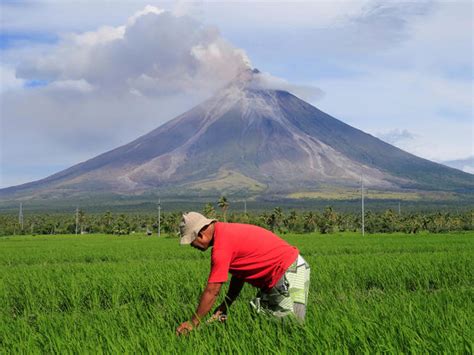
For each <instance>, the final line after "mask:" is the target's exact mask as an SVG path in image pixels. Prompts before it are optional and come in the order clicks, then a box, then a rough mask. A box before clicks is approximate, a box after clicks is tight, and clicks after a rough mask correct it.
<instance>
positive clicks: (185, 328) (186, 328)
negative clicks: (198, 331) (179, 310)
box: [176, 322, 194, 336]
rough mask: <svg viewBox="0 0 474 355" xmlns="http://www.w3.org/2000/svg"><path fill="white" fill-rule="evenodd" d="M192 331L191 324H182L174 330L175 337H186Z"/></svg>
mask: <svg viewBox="0 0 474 355" xmlns="http://www.w3.org/2000/svg"><path fill="white" fill-rule="evenodd" d="M193 329H194V327H193V325H192V323H191V322H183V323H181V324H180V326H179V327H178V328H177V329H176V335H178V336H179V335H188V334H189V332H191V331H192V330H193Z"/></svg>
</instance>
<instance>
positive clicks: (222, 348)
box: [0, 232, 474, 354]
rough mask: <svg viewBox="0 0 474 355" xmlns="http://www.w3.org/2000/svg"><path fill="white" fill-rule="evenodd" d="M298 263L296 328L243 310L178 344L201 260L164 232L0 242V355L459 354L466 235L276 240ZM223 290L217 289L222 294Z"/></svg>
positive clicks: (471, 255)
mask: <svg viewBox="0 0 474 355" xmlns="http://www.w3.org/2000/svg"><path fill="white" fill-rule="evenodd" d="M283 237H284V238H285V239H287V240H288V241H289V242H290V243H291V244H293V245H296V246H297V247H298V248H299V249H300V251H301V254H302V255H303V256H304V257H305V259H306V260H307V261H308V262H309V263H310V265H311V290H310V295H309V296H310V299H309V308H308V312H307V320H306V322H305V324H304V325H299V324H297V323H295V322H291V321H284V322H279V321H274V320H271V319H266V318H263V317H258V316H255V315H253V314H252V313H251V312H250V307H249V305H248V301H249V300H250V299H251V297H253V296H254V294H255V292H256V290H255V289H253V288H252V287H251V286H249V285H246V286H245V287H244V290H243V292H242V294H241V296H240V298H239V299H238V300H237V301H236V303H235V304H234V305H233V306H232V308H231V312H230V313H229V319H228V321H227V322H226V323H225V324H221V323H212V324H205V325H202V326H201V327H200V328H198V329H196V330H195V331H193V332H192V333H191V334H190V335H189V336H187V337H176V335H175V330H176V327H177V326H178V325H179V324H180V323H181V322H183V321H185V320H187V319H189V318H190V316H191V315H192V313H193V311H194V310H195V307H196V305H197V303H198V298H199V295H200V292H201V291H202V289H203V287H204V285H205V282H206V278H207V274H208V272H209V266H210V261H209V259H210V252H209V251H207V252H205V253H203V252H200V251H198V250H195V249H193V248H191V247H189V246H185V247H180V246H179V245H178V239H177V238H171V237H161V238H158V237H156V236H155V237H146V236H140V235H133V236H107V235H83V236H70V235H58V236H15V237H13V236H12V237H2V238H0V353H144V352H152V353H160V354H162V353H164V354H173V353H193V354H196V353H197V354H202V353H241V354H249V353H258V354H274V353H285V354H290V353H291V354H316V353H328V352H329V353H376V352H388V353H400V352H404V353H409V352H414V353H448V354H455V353H459V354H461V353H473V352H474V345H473V344H474V330H473V329H474V327H473V326H472V325H473V324H474V315H473V312H474V311H473V309H474V307H473V306H474V305H473V303H474V275H473V273H474V232H465V233H447V234H436V235H435V234H420V235H405V234H377V235H369V236H365V237H361V236H360V235H356V234H350V233H344V234H331V235H318V234H306V235H285V236H283ZM223 296H224V294H221V296H220V299H222V298H223Z"/></svg>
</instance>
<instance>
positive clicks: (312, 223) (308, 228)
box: [303, 211, 317, 233]
mask: <svg viewBox="0 0 474 355" xmlns="http://www.w3.org/2000/svg"><path fill="white" fill-rule="evenodd" d="M316 223H317V216H316V214H315V213H314V212H311V211H310V212H308V213H306V214H305V215H304V217H303V231H304V232H306V233H311V232H314V231H315V230H316V227H317V225H316Z"/></svg>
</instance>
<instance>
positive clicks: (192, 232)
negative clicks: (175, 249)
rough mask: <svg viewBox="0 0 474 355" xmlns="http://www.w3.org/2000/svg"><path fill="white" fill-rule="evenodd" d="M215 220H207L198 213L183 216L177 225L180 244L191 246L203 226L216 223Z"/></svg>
mask: <svg viewBox="0 0 474 355" xmlns="http://www.w3.org/2000/svg"><path fill="white" fill-rule="evenodd" d="M216 221H217V220H216V219H209V218H206V217H204V216H203V215H202V214H200V213H198V212H189V213H185V214H183V219H182V220H181V223H180V224H179V232H180V234H181V239H180V241H179V243H180V244H182V245H184V244H191V243H192V242H193V240H194V239H196V237H197V236H198V234H199V232H200V231H201V229H203V228H204V227H205V226H207V225H209V224H211V223H212V222H216Z"/></svg>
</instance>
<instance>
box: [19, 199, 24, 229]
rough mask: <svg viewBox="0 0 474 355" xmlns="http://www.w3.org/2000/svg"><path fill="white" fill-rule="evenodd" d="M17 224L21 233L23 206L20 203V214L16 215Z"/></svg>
mask: <svg viewBox="0 0 474 355" xmlns="http://www.w3.org/2000/svg"><path fill="white" fill-rule="evenodd" d="M18 223H19V224H20V227H21V231H22V232H23V204H22V203H20V212H19V213H18Z"/></svg>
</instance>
